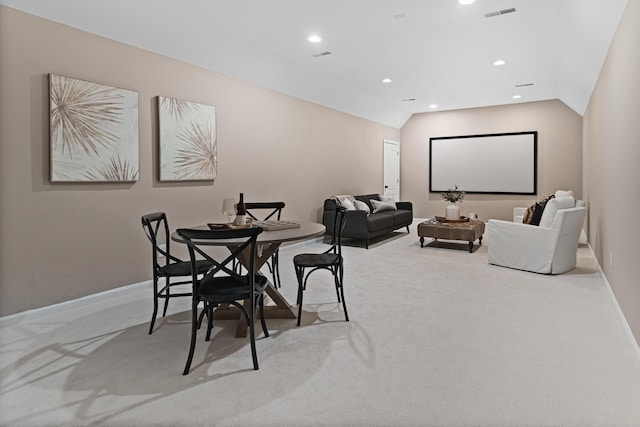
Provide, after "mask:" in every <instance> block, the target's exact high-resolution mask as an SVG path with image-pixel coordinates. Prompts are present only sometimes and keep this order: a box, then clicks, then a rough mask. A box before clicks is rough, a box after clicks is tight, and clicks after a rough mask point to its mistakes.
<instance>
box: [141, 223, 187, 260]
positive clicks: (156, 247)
mask: <svg viewBox="0 0 640 427" xmlns="http://www.w3.org/2000/svg"><path fill="white" fill-rule="evenodd" d="M142 228H143V229H144V232H145V234H146V235H147V237H148V238H149V240H150V241H151V245H152V250H153V265H154V266H155V268H160V265H159V264H158V257H160V256H162V257H164V258H165V261H166V264H169V263H170V262H171V261H177V262H179V261H181V260H180V259H178V258H176V257H174V256H171V247H170V242H171V239H170V238H169V222H168V221H167V215H166V214H165V213H164V212H155V213H151V214H148V215H144V216H143V217H142ZM162 245H164V247H163V246H162Z"/></svg>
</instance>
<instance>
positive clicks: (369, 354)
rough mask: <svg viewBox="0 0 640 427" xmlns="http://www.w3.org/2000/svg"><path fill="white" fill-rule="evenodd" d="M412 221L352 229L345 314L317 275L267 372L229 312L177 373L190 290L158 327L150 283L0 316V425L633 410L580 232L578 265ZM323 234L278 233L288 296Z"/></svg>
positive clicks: (633, 357)
mask: <svg viewBox="0 0 640 427" xmlns="http://www.w3.org/2000/svg"><path fill="white" fill-rule="evenodd" d="M415 224H417V221H416V222H414V226H413V227H412V230H411V234H410V235H409V234H406V233H403V232H396V233H394V234H393V235H392V236H390V237H388V238H386V239H383V240H378V241H376V242H375V243H374V244H372V245H371V247H370V249H369V250H365V249H363V248H362V247H361V246H359V243H358V242H351V241H346V242H345V243H346V244H345V246H344V254H345V264H346V267H345V268H346V271H345V294H346V298H347V305H348V308H349V315H350V318H351V321H350V322H348V323H347V322H345V321H344V314H343V312H342V308H341V306H340V305H339V304H338V303H337V301H336V296H335V291H334V289H333V287H332V281H331V277H330V276H329V275H328V274H325V273H323V272H320V273H315V274H314V275H312V276H311V279H310V280H309V287H308V290H307V291H306V292H305V305H304V312H303V319H302V326H300V327H296V326H295V320H270V321H268V325H269V330H270V332H271V337H269V338H263V337H262V336H260V338H259V340H258V344H257V346H258V357H259V360H260V370H259V371H253V370H252V365H251V353H250V349H249V346H248V340H246V339H236V338H234V337H233V334H234V330H235V329H234V326H235V325H234V323H233V322H232V321H220V322H218V323H217V324H216V328H215V330H214V333H215V337H214V338H213V339H212V341H211V342H209V343H207V342H205V341H204V330H203V331H201V338H199V340H198V343H197V347H196V353H195V357H194V363H193V366H192V371H191V373H190V374H189V375H188V376H186V377H185V376H182V369H183V367H184V362H185V360H186V356H187V349H188V342H189V331H190V324H189V321H190V317H189V312H188V309H189V301H188V300H187V299H182V300H181V301H172V303H171V305H170V309H169V310H170V313H169V314H168V316H167V317H166V318H165V319H161V320H160V321H159V322H158V323H157V326H156V331H155V332H154V334H153V335H148V334H147V329H148V321H149V317H150V313H151V309H152V302H151V290H150V289H149V287H148V286H138V287H133V289H129V290H123V291H122V292H118V293H109V294H108V295H107V296H105V297H104V298H102V299H100V300H97V302H86V303H84V304H69V305H67V307H68V308H67V309H65V310H58V311H55V310H53V311H51V310H49V311H45V312H44V313H45V314H42V313H40V314H38V312H36V313H33V314H31V315H27V316H15V317H9V318H5V319H2V321H1V322H0V340H1V343H2V350H1V353H0V379H1V383H0V424H1V425H3V426H4V425H7V426H8V425H10V426H77V425H105V426H178V425H180V426H182V425H184V426H191V425H196V426H197V425H202V426H204V425H207V426H211V425H219V426H254V425H256V426H258V425H259V426H638V425H640V359H639V357H638V350H637V347H636V346H635V343H633V342H632V341H631V339H630V336H629V334H628V332H627V330H626V329H625V326H624V325H623V323H622V321H621V318H620V317H619V312H618V311H617V307H616V305H615V303H614V302H613V301H612V299H611V293H610V291H609V290H608V288H607V285H606V282H605V281H604V280H603V279H602V277H601V276H600V274H599V272H598V267H597V265H596V262H595V260H594V258H593V256H592V254H591V252H590V251H589V249H588V248H587V247H586V246H581V247H580V248H579V253H578V256H579V260H578V267H577V268H576V269H574V270H573V271H571V272H570V273H568V274H564V275H560V276H544V275H537V274H532V273H526V272H522V271H516V270H510V269H505V268H501V267H496V266H491V265H488V264H487V252H486V244H491V242H487V241H486V240H485V245H483V246H481V247H479V248H476V249H475V250H474V252H473V253H471V254H470V253H469V252H468V250H467V245H466V243H464V242H461V243H459V244H457V243H449V244H447V243H439V242H438V243H437V244H432V245H429V246H428V247H425V248H420V244H419V242H418V239H417V236H416V231H415ZM325 247H326V245H324V244H323V243H322V242H321V241H320V240H317V241H313V242H307V243H305V244H298V245H293V246H289V247H283V248H282V249H281V253H280V259H281V261H280V262H281V266H282V267H281V269H282V272H281V273H282V281H283V288H282V292H283V294H284V295H285V296H286V297H287V299H288V300H289V301H291V302H293V301H295V293H296V285H295V277H294V273H293V267H292V263H291V258H292V257H293V255H295V254H296V253H299V252H303V251H305V252H306V251H311V252H314V251H317V252H320V251H322V250H324V248H325ZM89 301H94V300H89ZM47 313H48V314H47Z"/></svg>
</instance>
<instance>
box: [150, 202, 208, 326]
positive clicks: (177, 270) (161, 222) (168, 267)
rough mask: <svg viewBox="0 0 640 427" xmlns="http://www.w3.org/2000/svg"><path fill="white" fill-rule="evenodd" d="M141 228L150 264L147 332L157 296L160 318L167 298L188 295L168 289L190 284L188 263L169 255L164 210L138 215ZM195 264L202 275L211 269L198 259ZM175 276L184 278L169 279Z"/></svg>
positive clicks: (153, 319) (156, 310)
mask: <svg viewBox="0 0 640 427" xmlns="http://www.w3.org/2000/svg"><path fill="white" fill-rule="evenodd" d="M142 228H143V230H144V232H145V234H146V235H147V237H148V238H149V241H150V242H151V266H152V272H153V315H152V316H151V324H150V325H149V334H151V333H152V332H153V325H154V324H155V322H156V316H157V315H158V300H159V299H164V309H163V310H162V317H164V316H166V314H167V307H168V306H169V299H171V298H174V297H187V296H191V292H177V293H172V292H171V288H173V287H174V286H179V285H185V284H190V283H191V263H190V262H189V261H183V260H181V259H180V258H177V257H175V256H173V255H171V246H170V243H171V239H170V238H169V221H168V220H167V215H166V214H165V213H164V212H155V213H151V214H148V215H144V216H142ZM196 267H197V271H198V274H202V273H205V272H206V271H207V270H208V269H209V268H211V264H210V263H209V262H207V261H204V260H201V261H198V264H197V266H196ZM179 277H184V278H185V279H183V280H181V281H175V280H174V281H172V279H174V278H179ZM161 278H164V279H165V280H164V286H162V288H160V289H159V287H160V285H159V283H158V282H159V281H160V279H161ZM186 278H188V280H187V279H186Z"/></svg>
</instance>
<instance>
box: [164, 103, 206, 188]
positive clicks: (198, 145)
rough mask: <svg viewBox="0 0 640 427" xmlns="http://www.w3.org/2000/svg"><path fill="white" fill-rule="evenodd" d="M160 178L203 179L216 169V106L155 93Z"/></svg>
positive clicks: (175, 179)
mask: <svg viewBox="0 0 640 427" xmlns="http://www.w3.org/2000/svg"><path fill="white" fill-rule="evenodd" d="M158 112H159V122H160V156H159V157H160V181H207V180H214V179H215V178H216V173H217V162H218V158H217V141H216V107H213V106H210V105H203V104H196V103H195V102H189V101H182V100H179V99H174V98H164V97H162V96H159V97H158Z"/></svg>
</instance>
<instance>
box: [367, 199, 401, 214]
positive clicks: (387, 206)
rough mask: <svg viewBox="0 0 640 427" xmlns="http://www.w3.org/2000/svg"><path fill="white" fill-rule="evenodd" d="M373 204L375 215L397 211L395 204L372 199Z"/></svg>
mask: <svg viewBox="0 0 640 427" xmlns="http://www.w3.org/2000/svg"><path fill="white" fill-rule="evenodd" d="M371 204H372V205H373V213H378V212H384V211H395V210H396V204H395V202H381V201H380V200H373V199H371Z"/></svg>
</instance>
